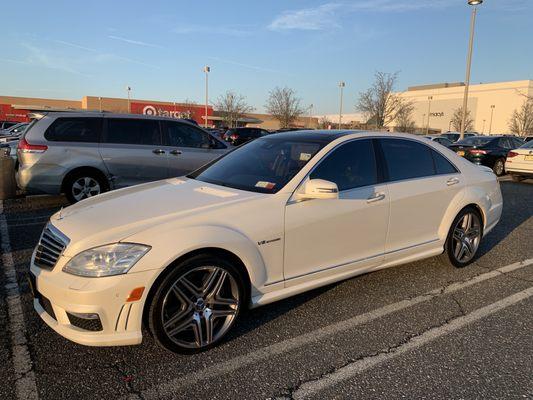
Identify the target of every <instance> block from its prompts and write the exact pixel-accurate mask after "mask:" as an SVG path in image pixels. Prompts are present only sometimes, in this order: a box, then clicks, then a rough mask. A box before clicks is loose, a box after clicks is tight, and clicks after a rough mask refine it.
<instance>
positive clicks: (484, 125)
mask: <svg viewBox="0 0 533 400" xmlns="http://www.w3.org/2000/svg"><path fill="white" fill-rule="evenodd" d="M464 89H465V86H464V84H463V83H443V84H435V85H424V86H415V87H410V88H408V90H407V91H405V92H400V93H398V94H399V95H400V96H401V97H402V98H404V99H406V100H409V101H411V102H412V103H413V106H414V111H413V114H412V119H413V120H414V122H415V125H416V127H417V130H418V131H422V132H425V130H426V129H428V128H429V131H430V132H434V133H436V132H447V131H448V130H450V131H453V130H454V128H453V126H452V124H451V120H452V116H453V113H454V111H455V110H456V109H458V108H460V107H462V105H463V94H464ZM526 96H530V97H533V80H523V81H512V82H497V83H481V84H474V85H472V84H471V85H470V89H469V95H468V110H469V111H470V116H471V118H472V119H473V120H474V128H473V131H475V132H478V133H482V134H493V135H494V134H505V133H510V131H509V120H510V119H511V116H512V114H513V112H514V111H515V110H516V109H519V108H520V107H521V106H522V104H523V103H524V101H526ZM392 125H393V126H391V127H390V128H392V129H394V124H392Z"/></svg>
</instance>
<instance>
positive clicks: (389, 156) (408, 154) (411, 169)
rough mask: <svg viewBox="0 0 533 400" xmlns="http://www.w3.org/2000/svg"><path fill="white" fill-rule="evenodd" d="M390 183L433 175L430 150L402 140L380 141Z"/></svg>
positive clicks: (433, 168)
mask: <svg viewBox="0 0 533 400" xmlns="http://www.w3.org/2000/svg"><path fill="white" fill-rule="evenodd" d="M380 142H381V147H382V149H383V154H384V156H385V161H386V164H387V173H388V177H389V180H390V181H399V180H402V179H413V178H420V177H424V176H431V175H435V167H434V165H433V157H432V155H431V149H430V148H429V147H428V146H425V145H423V144H421V143H417V142H414V141H411V140H402V139H381V140H380Z"/></svg>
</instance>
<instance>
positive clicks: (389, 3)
mask: <svg viewBox="0 0 533 400" xmlns="http://www.w3.org/2000/svg"><path fill="white" fill-rule="evenodd" d="M457 1H458V0H431V1H423V0H359V1H355V2H351V3H325V4H322V5H320V6H318V7H313V8H304V9H301V10H290V11H285V12H283V13H281V15H279V16H277V17H276V18H274V20H273V21H272V22H271V23H270V25H268V28H269V29H270V30H273V31H287V30H308V31H318V30H329V29H332V28H338V27H340V22H339V21H340V18H341V16H343V15H346V14H352V13H355V12H358V11H361V12H362V11H366V12H406V11H414V10H420V9H425V8H438V7H447V6H450V5H453V4H454V3H456V2H457Z"/></svg>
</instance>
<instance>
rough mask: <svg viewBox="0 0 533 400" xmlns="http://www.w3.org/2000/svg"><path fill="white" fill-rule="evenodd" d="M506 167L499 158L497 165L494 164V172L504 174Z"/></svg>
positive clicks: (498, 174)
mask: <svg viewBox="0 0 533 400" xmlns="http://www.w3.org/2000/svg"><path fill="white" fill-rule="evenodd" d="M504 168H505V167H504V164H503V161H502V160H497V161H496V165H495V166H494V173H495V174H496V175H497V176H500V175H503V171H504Z"/></svg>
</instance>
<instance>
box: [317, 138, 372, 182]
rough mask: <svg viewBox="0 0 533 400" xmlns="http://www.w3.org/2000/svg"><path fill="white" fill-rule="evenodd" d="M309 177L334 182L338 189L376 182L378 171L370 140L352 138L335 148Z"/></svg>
mask: <svg viewBox="0 0 533 400" xmlns="http://www.w3.org/2000/svg"><path fill="white" fill-rule="evenodd" d="M310 178H311V179H324V180H327V181H330V182H335V183H336V184H337V186H338V188H339V191H342V190H349V189H355V188H358V187H362V186H368V185H374V184H376V183H377V182H378V173H377V168H376V157H375V153H374V146H373V144H372V140H370V139H363V140H354V141H352V142H348V143H346V144H343V145H341V146H340V147H338V148H336V149H335V150H333V152H332V153H330V154H329V155H328V156H326V158H325V159H324V160H322V162H321V163H320V164H319V165H318V166H317V167H316V168H315V170H314V171H313V172H312V173H311V175H310Z"/></svg>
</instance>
